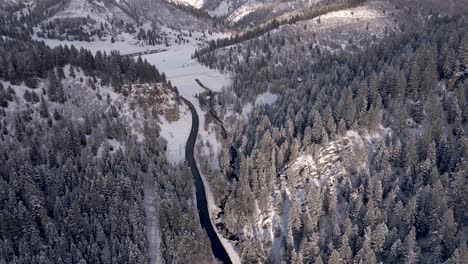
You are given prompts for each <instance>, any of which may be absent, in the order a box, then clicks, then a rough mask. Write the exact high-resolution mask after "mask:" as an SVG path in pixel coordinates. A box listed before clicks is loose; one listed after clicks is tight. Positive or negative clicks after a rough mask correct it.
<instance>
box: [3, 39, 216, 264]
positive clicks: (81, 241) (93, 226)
mask: <svg viewBox="0 0 468 264" xmlns="http://www.w3.org/2000/svg"><path fill="white" fill-rule="evenodd" d="M0 58H1V59H0V61H2V63H1V64H0V65H1V66H0V132H1V133H0V262H2V263H43V262H44V261H47V260H49V261H52V260H53V262H55V263H147V262H149V259H148V256H149V252H148V251H149V250H151V249H149V248H148V243H147V241H148V240H147V234H146V233H147V228H149V227H146V226H145V221H144V219H145V210H144V208H143V179H144V178H145V177H147V178H148V179H149V181H148V182H149V183H150V184H151V185H150V188H151V189H152V191H153V192H154V193H155V195H154V196H155V203H156V204H155V206H156V207H157V208H158V210H157V211H156V212H154V213H155V214H156V215H155V216H154V217H156V218H157V219H158V223H159V226H158V227H157V228H160V229H162V230H164V232H162V235H161V237H160V238H157V239H161V242H160V248H159V249H157V250H159V251H160V253H159V254H160V256H161V259H165V260H166V261H167V262H174V263H175V262H177V263H187V262H188V260H189V259H190V261H192V260H194V261H196V262H199V263H206V262H209V261H210V260H211V258H212V257H211V254H210V246H209V242H208V240H207V237H206V234H204V233H203V232H202V230H201V228H200V225H199V222H198V217H196V216H197V214H196V207H195V204H194V203H195V202H194V200H193V198H194V193H193V188H192V186H193V182H192V178H191V175H190V174H189V172H188V171H187V169H186V168H183V167H173V166H169V165H168V163H167V161H166V158H165V155H164V150H165V148H166V143H165V141H164V140H163V139H162V138H160V136H159V126H158V120H159V114H160V112H159V111H157V110H159V109H160V108H161V107H164V106H160V105H157V104H163V102H158V101H157V100H155V99H154V98H153V102H155V103H156V105H150V106H148V105H147V104H143V103H141V102H146V101H147V99H145V98H146V97H148V96H149V95H148V94H145V93H141V92H136V90H138V89H142V88H141V87H146V88H145V90H144V91H148V92H151V93H158V94H159V93H161V91H162V92H164V91H166V93H167V91H169V93H173V92H172V90H171V89H170V86H169V85H168V84H167V83H166V82H165V79H164V76H163V75H161V74H159V72H158V71H157V70H156V68H155V67H154V66H152V65H149V64H148V63H146V62H144V61H142V60H141V59H138V60H136V61H135V60H133V59H132V58H129V57H121V56H120V55H119V54H118V53H117V52H113V53H111V54H105V53H101V52H98V53H97V54H96V55H95V56H94V55H92V54H91V53H90V52H89V51H87V50H83V49H81V50H77V49H76V48H74V47H73V46H72V47H70V48H69V47H66V46H65V47H59V48H55V49H50V48H48V47H46V46H45V45H44V44H42V43H38V42H23V41H16V40H9V39H0ZM184 248H186V249H187V250H183V249H184ZM180 250H182V251H180ZM181 252H184V254H181ZM158 258H159V256H158Z"/></svg>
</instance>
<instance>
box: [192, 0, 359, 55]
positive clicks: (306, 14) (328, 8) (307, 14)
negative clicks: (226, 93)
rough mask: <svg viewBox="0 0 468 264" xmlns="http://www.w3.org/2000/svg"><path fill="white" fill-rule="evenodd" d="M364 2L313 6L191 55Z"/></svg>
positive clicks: (213, 44) (252, 37) (208, 51)
mask: <svg viewBox="0 0 468 264" xmlns="http://www.w3.org/2000/svg"><path fill="white" fill-rule="evenodd" d="M366 1H367V0H350V1H344V2H339V3H336V4H327V5H324V6H321V5H320V6H315V7H313V8H310V9H308V10H304V11H302V12H301V13H300V14H297V15H294V16H293V17H291V18H288V19H282V20H278V19H276V18H275V19H273V20H272V21H271V22H268V23H267V24H266V25H261V26H257V27H255V28H253V29H249V30H247V31H246V32H244V33H241V34H236V35H235V36H231V37H229V38H222V39H217V40H211V41H210V42H209V43H208V46H206V47H204V48H201V49H197V50H196V51H195V53H194V54H193V57H194V58H200V57H202V56H203V55H206V54H208V53H210V52H212V51H214V50H216V49H219V48H224V47H227V46H231V45H235V44H239V43H242V42H245V41H248V40H251V39H255V38H258V37H260V36H262V35H264V34H266V33H268V32H270V31H272V30H273V29H276V28H278V27H280V26H282V25H288V24H294V23H296V22H299V21H302V20H311V19H314V18H316V17H319V16H322V15H325V14H327V13H330V12H335V11H339V10H343V9H349V8H353V7H356V6H359V5H361V4H363V3H364V2H366Z"/></svg>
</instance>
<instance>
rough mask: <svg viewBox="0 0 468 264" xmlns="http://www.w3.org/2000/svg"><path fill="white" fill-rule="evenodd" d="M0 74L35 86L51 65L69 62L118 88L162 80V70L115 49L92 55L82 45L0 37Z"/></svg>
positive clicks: (61, 66)
mask: <svg viewBox="0 0 468 264" xmlns="http://www.w3.org/2000/svg"><path fill="white" fill-rule="evenodd" d="M0 61H1V62H2V63H1V64H0V78H1V79H4V80H6V81H9V82H11V83H12V84H19V83H21V82H24V83H25V84H26V85H27V86H29V87H31V88H35V87H36V86H37V82H38V79H40V78H46V77H47V76H48V73H49V71H51V70H52V69H54V68H55V67H59V68H63V67H64V66H65V65H67V64H70V65H72V66H74V67H80V68H81V69H83V70H84V72H85V73H86V74H87V75H91V76H95V77H98V78H101V79H102V81H103V84H104V85H105V84H109V83H110V84H112V87H113V88H114V89H115V90H116V91H118V92H120V91H122V89H123V85H124V84H127V83H132V82H165V81H166V80H165V76H164V74H160V73H159V72H158V70H157V69H156V68H155V67H154V66H153V65H151V64H149V63H147V62H146V61H143V60H142V59H141V58H138V59H137V60H136V61H135V60H134V59H133V58H130V57H125V56H120V54H119V53H118V52H114V51H113V52H111V53H110V54H107V53H106V52H104V53H103V52H101V51H98V52H96V54H95V55H93V54H92V53H91V51H89V50H85V49H83V48H81V49H79V50H78V49H77V48H75V47H74V46H73V45H72V46H71V47H68V46H67V45H65V46H59V47H56V48H50V47H48V46H46V45H45V44H44V43H40V42H24V41H18V40H11V39H0Z"/></svg>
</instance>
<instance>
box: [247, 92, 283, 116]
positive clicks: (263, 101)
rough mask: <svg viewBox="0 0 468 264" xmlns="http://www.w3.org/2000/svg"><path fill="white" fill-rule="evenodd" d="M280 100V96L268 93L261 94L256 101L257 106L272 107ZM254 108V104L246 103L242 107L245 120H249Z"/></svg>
mask: <svg viewBox="0 0 468 264" xmlns="http://www.w3.org/2000/svg"><path fill="white" fill-rule="evenodd" d="M276 100H278V95H277V94H274V93H271V92H270V91H267V92H265V93H262V94H259V95H258V96H257V99H255V106H260V105H271V104H273V103H275V102H276ZM253 108H254V106H253V105H252V103H246V104H245V105H244V106H243V107H242V116H244V119H246V120H248V118H249V115H250V113H251V112H252V110H253Z"/></svg>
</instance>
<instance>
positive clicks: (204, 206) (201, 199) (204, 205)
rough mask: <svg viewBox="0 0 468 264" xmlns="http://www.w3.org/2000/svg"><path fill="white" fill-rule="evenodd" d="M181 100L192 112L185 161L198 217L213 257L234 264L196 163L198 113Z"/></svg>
mask: <svg viewBox="0 0 468 264" xmlns="http://www.w3.org/2000/svg"><path fill="white" fill-rule="evenodd" d="M180 98H181V99H182V101H184V102H185V104H186V105H187V106H188V107H189V108H190V112H192V129H191V130H190V135H189V138H188V140H187V145H186V147H185V160H186V162H187V165H188V166H189V167H190V171H191V172H192V176H193V179H194V181H195V189H196V195H197V209H198V216H199V217H200V223H201V225H202V227H203V228H204V229H205V230H206V233H207V235H208V237H209V239H210V242H211V248H212V250H213V255H214V256H215V257H216V258H217V259H218V260H220V261H222V262H223V263H229V264H230V263H232V262H231V259H230V258H229V255H228V253H227V251H226V249H225V248H224V246H223V244H222V243H221V241H220V239H219V237H218V235H217V234H216V231H215V230H214V227H213V225H212V223H211V220H210V213H209V211H208V202H207V200H206V193H205V186H204V185H203V180H202V178H201V176H200V172H199V171H198V167H197V162H196V161H195V157H194V150H195V143H196V141H197V135H198V126H199V118H198V113H197V110H196V109H195V107H194V106H193V104H192V103H191V102H190V101H189V100H187V99H185V98H184V97H182V96H181V97H180Z"/></svg>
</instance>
